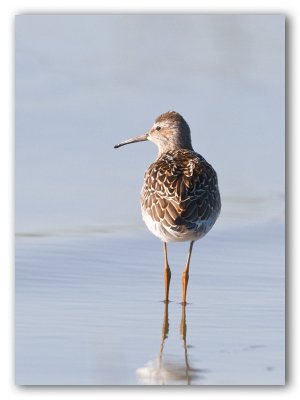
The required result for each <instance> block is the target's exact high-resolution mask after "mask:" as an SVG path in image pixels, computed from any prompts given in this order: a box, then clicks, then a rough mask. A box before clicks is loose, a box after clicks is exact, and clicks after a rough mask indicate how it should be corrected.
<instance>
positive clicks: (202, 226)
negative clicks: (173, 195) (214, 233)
mask: <svg viewBox="0 0 300 400" xmlns="http://www.w3.org/2000/svg"><path fill="white" fill-rule="evenodd" d="M142 217H143V220H144V222H145V224H146V226H147V228H148V229H149V231H150V232H152V233H153V235H155V236H157V237H158V238H159V239H161V240H162V241H163V242H186V241H195V240H198V239H201V238H202V237H203V236H205V235H206V234H207V232H208V231H209V230H210V229H211V228H212V226H213V225H214V223H215V221H216V218H213V219H212V218H209V219H208V220H207V221H199V224H198V226H197V229H196V230H192V229H187V228H186V229H184V230H183V231H182V230H180V232H176V231H175V230H173V229H171V228H169V227H167V226H165V225H163V223H162V222H157V221H154V220H153V219H152V218H151V217H150V215H149V214H148V213H147V212H146V211H145V210H144V209H143V208H142Z"/></svg>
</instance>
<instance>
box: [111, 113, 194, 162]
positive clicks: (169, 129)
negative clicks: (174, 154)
mask: <svg viewBox="0 0 300 400" xmlns="http://www.w3.org/2000/svg"><path fill="white" fill-rule="evenodd" d="M146 140H149V141H150V142H153V143H155V144H156V145H157V146H158V148H159V154H162V153H165V152H166V151H170V150H177V149H189V150H193V148H192V143H191V133H190V128H189V126H188V124H187V122H186V121H185V120H184V118H183V117H182V116H181V115H180V114H178V113H177V112H175V111H168V112H166V113H164V114H161V115H160V116H159V117H157V118H156V120H155V122H154V124H153V125H152V127H151V128H150V129H149V130H148V131H147V132H146V133H144V134H143V135H140V136H135V137H133V138H131V139H128V140H125V141H124V142H121V143H119V144H117V145H116V146H115V148H118V147H121V146H124V145H126V144H130V143H136V142H142V141H146Z"/></svg>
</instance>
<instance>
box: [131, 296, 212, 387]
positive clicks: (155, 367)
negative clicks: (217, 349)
mask: <svg viewBox="0 0 300 400" xmlns="http://www.w3.org/2000/svg"><path fill="white" fill-rule="evenodd" d="M185 313H186V306H185V305H182V308H181V323H180V339H181V340H182V342H183V349H184V357H182V354H181V352H182V350H180V355H179V354H175V355H174V354H167V355H165V354H164V350H165V349H164V347H165V344H166V339H167V338H168V335H169V304H168V303H167V302H165V304H164V317H163V323H162V329H161V340H160V348H159V355H158V357H156V359H155V360H149V362H148V363H147V364H146V366H145V367H142V368H138V369H137V371H136V373H137V376H138V378H139V381H140V382H142V383H143V384H160V385H165V384H173V383H174V382H181V383H183V382H185V384H187V385H191V384H192V383H193V382H195V381H198V380H199V379H203V377H202V376H200V373H201V372H204V370H200V369H197V368H193V367H191V366H190V364H189V359H188V348H189V346H187V344H186V334H187V324H186V314H185ZM171 346H172V343H171ZM180 347H181V346H180ZM173 352H174V349H173ZM175 352H176V350H175Z"/></svg>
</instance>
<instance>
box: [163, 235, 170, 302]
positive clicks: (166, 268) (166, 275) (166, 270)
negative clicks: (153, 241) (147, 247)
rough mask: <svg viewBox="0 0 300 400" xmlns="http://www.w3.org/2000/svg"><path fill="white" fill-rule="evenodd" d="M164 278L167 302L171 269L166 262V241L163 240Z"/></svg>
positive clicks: (166, 299) (167, 299)
mask: <svg viewBox="0 0 300 400" xmlns="http://www.w3.org/2000/svg"><path fill="white" fill-rule="evenodd" d="M164 260H165V263H164V280H165V303H169V287H170V281H171V270H170V267H169V263H168V254H167V243H166V242H164Z"/></svg>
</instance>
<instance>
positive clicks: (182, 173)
mask: <svg viewBox="0 0 300 400" xmlns="http://www.w3.org/2000/svg"><path fill="white" fill-rule="evenodd" d="M146 140H149V141H151V142H153V143H155V144H156V145H157V146H158V150H159V153H158V157H157V159H156V160H155V162H154V163H153V164H151V165H150V167H149V168H148V169H147V171H146V173H145V177H144V185H143V188H142V192H141V208H142V216H143V220H144V221H145V223H146V225H147V227H148V229H149V230H150V231H151V232H152V233H153V234H154V235H155V236H157V237H158V238H159V239H161V240H162V241H163V246H164V283H165V302H166V303H168V302H169V287H170V280H171V270H170V267H169V263H168V256H167V242H182V241H189V242H190V247H189V253H188V258H187V262H186V265H185V269H184V271H183V274H182V304H183V305H185V304H186V292H187V284H188V279H189V265H190V259H191V254H192V249H193V244H194V242H195V241H196V240H198V239H200V238H202V237H203V236H204V235H206V234H207V233H208V232H209V230H210V229H211V228H212V226H213V225H214V223H215V222H216V220H217V218H218V216H219V214H220V210H221V199H220V193H219V189H218V179H217V174H216V172H215V170H214V169H213V167H212V166H211V165H210V164H209V163H208V162H207V161H206V160H205V159H204V158H203V157H202V156H201V155H200V154H198V153H196V152H195V151H194V149H193V147H192V142H191V133H190V128H189V126H188V124H187V122H186V121H185V120H184V118H183V117H182V116H181V115H180V114H178V113H177V112H175V111H168V112H166V113H164V114H162V115H160V116H159V117H158V118H156V120H155V122H154V124H153V126H152V128H151V129H150V130H149V131H147V132H146V133H145V134H143V135H140V136H136V137H133V138H131V139H128V140H126V141H124V142H121V143H119V144H117V145H116V146H115V148H118V147H121V146H124V145H126V144H130V143H135V142H142V141H146Z"/></svg>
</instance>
